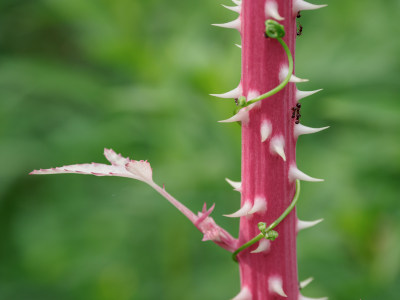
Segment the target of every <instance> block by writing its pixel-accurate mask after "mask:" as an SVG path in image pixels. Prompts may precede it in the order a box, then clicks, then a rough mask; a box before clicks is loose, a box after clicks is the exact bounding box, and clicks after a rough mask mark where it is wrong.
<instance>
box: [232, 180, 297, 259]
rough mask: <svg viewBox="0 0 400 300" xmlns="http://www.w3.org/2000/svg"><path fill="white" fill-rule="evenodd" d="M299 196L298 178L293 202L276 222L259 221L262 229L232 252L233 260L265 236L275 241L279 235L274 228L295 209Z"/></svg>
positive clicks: (259, 226) (259, 227)
mask: <svg viewBox="0 0 400 300" xmlns="http://www.w3.org/2000/svg"><path fill="white" fill-rule="evenodd" d="M299 196H300V180H296V193H295V194H294V197H293V200H292V203H290V205H289V206H288V208H286V210H285V211H284V212H283V213H282V214H281V215H280V216H279V218H278V219H276V220H275V221H274V222H272V223H271V225H269V226H268V227H267V224H266V223H264V222H260V223H258V229H259V230H260V234H259V235H257V236H255V237H254V238H252V239H251V240H250V241H248V242H247V243H245V244H243V245H242V246H240V247H239V248H238V249H236V251H235V252H233V254H232V258H233V260H234V261H235V262H237V261H238V260H237V255H238V254H239V253H240V252H241V251H243V250H244V249H246V248H248V247H250V246H251V245H253V244H255V243H257V242H259V241H260V240H262V239H263V238H265V239H267V240H271V241H274V240H275V239H276V238H277V237H278V233H277V232H276V231H275V230H273V229H274V228H275V227H276V226H278V224H279V223H280V222H282V220H283V219H285V218H286V216H287V215H288V214H289V213H290V212H291V211H292V210H293V208H294V207H295V206H296V203H297V200H299Z"/></svg>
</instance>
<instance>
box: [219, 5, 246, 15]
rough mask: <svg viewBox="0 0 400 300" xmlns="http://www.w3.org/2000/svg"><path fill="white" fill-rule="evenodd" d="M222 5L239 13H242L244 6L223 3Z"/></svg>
mask: <svg viewBox="0 0 400 300" xmlns="http://www.w3.org/2000/svg"><path fill="white" fill-rule="evenodd" d="M221 5H222V6H223V7H225V8H227V9H229V10H231V11H234V12H237V13H238V14H240V11H241V8H242V6H241V5H238V6H227V5H223V4H221Z"/></svg>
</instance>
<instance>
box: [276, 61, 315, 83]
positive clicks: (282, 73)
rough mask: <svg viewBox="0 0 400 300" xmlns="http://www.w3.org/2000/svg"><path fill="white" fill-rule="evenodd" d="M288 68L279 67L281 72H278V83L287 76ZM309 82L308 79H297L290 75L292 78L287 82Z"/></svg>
mask: <svg viewBox="0 0 400 300" xmlns="http://www.w3.org/2000/svg"><path fill="white" fill-rule="evenodd" d="M288 72H289V68H288V66H286V65H283V66H282V67H281V70H280V71H279V80H280V82H282V81H284V80H285V78H286V76H287V75H288ZM307 81H309V80H308V79H303V78H299V77H297V76H296V75H294V74H292V76H291V77H290V79H289V82H294V83H300V82H307Z"/></svg>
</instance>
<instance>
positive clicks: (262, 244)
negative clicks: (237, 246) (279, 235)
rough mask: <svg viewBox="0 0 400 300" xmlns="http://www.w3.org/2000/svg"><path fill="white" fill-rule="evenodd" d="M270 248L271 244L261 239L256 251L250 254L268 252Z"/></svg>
mask: <svg viewBox="0 0 400 300" xmlns="http://www.w3.org/2000/svg"><path fill="white" fill-rule="evenodd" d="M270 248H271V242H270V241H269V240H266V239H262V240H261V241H260V242H259V243H258V247H257V249H255V250H253V251H251V253H261V252H268V251H269V249H270Z"/></svg>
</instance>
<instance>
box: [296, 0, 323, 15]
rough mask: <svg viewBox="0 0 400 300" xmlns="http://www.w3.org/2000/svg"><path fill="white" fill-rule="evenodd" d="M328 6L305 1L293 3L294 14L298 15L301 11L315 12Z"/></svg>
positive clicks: (297, 0)
mask: <svg viewBox="0 0 400 300" xmlns="http://www.w3.org/2000/svg"><path fill="white" fill-rule="evenodd" d="M325 6H328V5H327V4H321V5H316V4H312V3H309V2H306V1H304V0H294V1H293V14H294V15H296V14H297V13H298V12H299V11H301V10H315V9H319V8H323V7H325Z"/></svg>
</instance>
